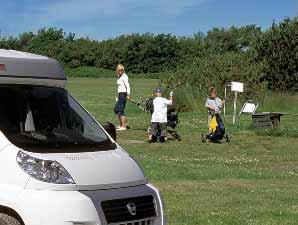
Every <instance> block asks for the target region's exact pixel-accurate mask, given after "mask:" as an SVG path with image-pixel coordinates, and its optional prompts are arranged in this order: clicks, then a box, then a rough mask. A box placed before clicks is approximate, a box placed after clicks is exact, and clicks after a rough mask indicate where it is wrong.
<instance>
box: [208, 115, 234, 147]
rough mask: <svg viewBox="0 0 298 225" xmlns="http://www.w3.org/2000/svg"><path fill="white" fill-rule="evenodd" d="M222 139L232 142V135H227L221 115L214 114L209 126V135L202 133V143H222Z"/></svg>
mask: <svg viewBox="0 0 298 225" xmlns="http://www.w3.org/2000/svg"><path fill="white" fill-rule="evenodd" d="M222 139H225V140H226V142H230V141H231V138H230V135H229V134H227V133H226V130H225V125H224V123H223V121H222V119H221V117H220V115H219V113H215V112H214V113H213V114H212V118H211V121H210V124H209V132H208V134H204V133H202V142H203V143H204V142H206V141H207V140H209V141H210V142H214V143H220V141H221V140H222Z"/></svg>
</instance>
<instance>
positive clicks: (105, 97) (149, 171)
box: [67, 78, 298, 225]
mask: <svg viewBox="0 0 298 225" xmlns="http://www.w3.org/2000/svg"><path fill="white" fill-rule="evenodd" d="M131 83H132V90H133V96H134V97H135V96H149V95H150V94H151V90H152V89H153V87H155V86H156V85H157V84H158V81H157V80H153V79H150V80H145V79H131ZM67 88H68V89H69V90H70V92H71V93H72V94H73V95H74V96H75V97H77V98H78V99H79V101H80V102H81V103H82V104H83V105H84V106H85V107H86V108H87V109H88V110H89V112H91V114H93V115H94V116H95V117H96V118H97V119H98V120H99V121H100V122H105V121H112V122H114V123H116V119H115V117H114V115H113V106H114V102H115V96H116V89H115V80H114V79H91V78H89V79H87V78H71V79H70V80H69V83H68V86H67ZM284 98H285V99H288V96H285V97H284ZM275 99H276V96H274V95H273V96H272V98H270V96H268V97H267V99H266V102H267V103H268V104H267V105H266V104H264V105H262V108H261V109H262V110H264V111H272V110H275V109H276V111H281V110H282V111H290V112H292V113H296V114H297V113H298V112H297V111H295V110H296V109H297V100H298V98H297V96H293V97H292V98H291V101H292V103H291V104H288V105H287V104H284V105H283V106H282V107H281V108H280V109H279V107H280V102H282V103H283V101H282V96H280V99H281V100H276V101H275ZM293 101H296V102H293ZM295 107H296V108H295ZM127 114H128V116H129V124H130V126H131V127H132V129H130V130H129V131H127V132H123V133H119V137H118V142H119V143H120V144H121V145H122V146H123V147H125V148H126V149H127V150H128V151H129V153H130V154H131V155H133V156H134V157H135V158H136V159H137V160H138V161H139V162H140V163H141V165H142V166H143V168H144V170H145V173H146V175H147V176H148V177H149V178H150V180H151V181H152V182H153V183H154V184H155V185H156V186H158V187H159V188H160V190H161V191H162V193H163V196H164V201H165V207H166V215H167V218H168V222H169V224H170V225H197V224H203V225H205V224H214V225H215V224H231V225H234V224H235V225H236V224H241V225H242V224H243V225H244V224H247V225H248V224H249V225H255V224H258V225H264V224H265V225H266V224H268V225H275V224H276V225H280V224H297V223H298V222H297V221H298V148H297V146H298V139H297V136H295V135H294V136H291V135H290V136H288V135H282V133H280V134H279V133H278V132H277V131H276V134H275V135H271V134H270V133H268V134H267V133H261V134H260V133H259V132H257V131H255V130H253V129H249V125H250V121H249V117H248V116H246V117H244V118H243V122H242V123H241V127H240V128H237V127H233V126H232V125H231V124H230V121H231V117H230V116H228V117H227V118H226V125H227V128H228V130H229V132H231V133H232V135H233V139H232V142H231V143H229V144H227V143H222V144H211V143H209V144H203V143H201V140H200V134H201V132H205V131H206V116H205V112H204V111H198V112H191V113H181V115H180V119H181V124H179V127H178V130H179V132H180V133H181V135H182V137H183V140H182V141H181V142H173V141H169V142H168V143H164V144H148V143H145V140H146V128H147V126H148V124H149V120H150V116H149V115H148V114H146V113H143V112H141V111H140V110H138V109H137V108H136V107H135V106H134V105H132V104H131V103H128V106H127ZM282 125H283V127H282V128H281V130H282V129H289V130H291V132H293V133H294V134H297V132H298V131H297V129H296V127H297V123H295V117H291V116H289V117H285V118H283V119H282Z"/></svg>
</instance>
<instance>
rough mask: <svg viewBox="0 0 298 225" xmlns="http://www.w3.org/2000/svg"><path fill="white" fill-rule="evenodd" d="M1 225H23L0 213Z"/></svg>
mask: <svg viewBox="0 0 298 225" xmlns="http://www.w3.org/2000/svg"><path fill="white" fill-rule="evenodd" d="M0 225H21V223H20V221H18V220H17V219H16V218H14V217H12V216H10V215H7V214H5V213H0Z"/></svg>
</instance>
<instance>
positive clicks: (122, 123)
mask: <svg viewBox="0 0 298 225" xmlns="http://www.w3.org/2000/svg"><path fill="white" fill-rule="evenodd" d="M120 120H121V123H120V124H121V125H120V126H121V127H123V128H126V116H121V117H120Z"/></svg>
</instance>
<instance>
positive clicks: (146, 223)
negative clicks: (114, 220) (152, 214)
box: [116, 219, 153, 225]
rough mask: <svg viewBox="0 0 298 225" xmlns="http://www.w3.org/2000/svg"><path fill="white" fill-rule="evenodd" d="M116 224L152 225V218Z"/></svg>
mask: <svg viewBox="0 0 298 225" xmlns="http://www.w3.org/2000/svg"><path fill="white" fill-rule="evenodd" d="M116 225H153V219H147V220H139V221H133V222H129V223H118V224H116Z"/></svg>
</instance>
